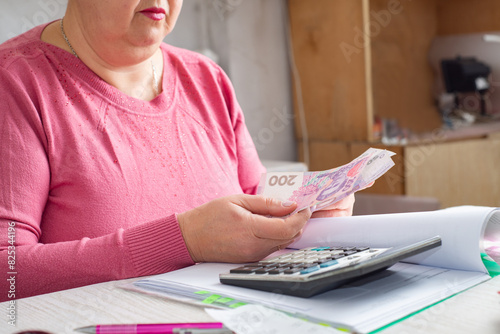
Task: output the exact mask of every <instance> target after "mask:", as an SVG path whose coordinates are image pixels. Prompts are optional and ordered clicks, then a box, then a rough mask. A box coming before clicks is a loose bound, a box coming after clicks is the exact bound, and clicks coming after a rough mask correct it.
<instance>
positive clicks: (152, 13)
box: [140, 7, 166, 21]
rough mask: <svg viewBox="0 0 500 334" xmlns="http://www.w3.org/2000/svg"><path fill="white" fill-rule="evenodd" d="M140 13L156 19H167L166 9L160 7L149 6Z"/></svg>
mask: <svg viewBox="0 0 500 334" xmlns="http://www.w3.org/2000/svg"><path fill="white" fill-rule="evenodd" d="M140 13H141V14H143V15H145V16H147V17H149V18H150V19H151V20H154V21H161V20H163V19H165V16H166V13H165V9H163V8H159V7H151V8H147V9H144V10H142V11H140Z"/></svg>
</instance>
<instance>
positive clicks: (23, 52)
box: [0, 25, 46, 67]
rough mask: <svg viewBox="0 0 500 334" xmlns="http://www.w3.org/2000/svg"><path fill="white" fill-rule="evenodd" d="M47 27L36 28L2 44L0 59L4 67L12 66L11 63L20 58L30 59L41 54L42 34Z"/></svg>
mask: <svg viewBox="0 0 500 334" xmlns="http://www.w3.org/2000/svg"><path fill="white" fill-rule="evenodd" d="M45 26H46V25H40V26H37V27H34V28H33V29H31V30H28V31H27V32H25V33H23V34H21V35H18V36H16V37H13V38H11V39H9V40H7V41H5V42H3V43H2V44H0V59H1V60H2V61H1V64H2V65H3V66H2V67H5V66H8V65H10V63H11V62H12V61H13V60H15V59H18V58H20V57H24V58H26V57H30V56H33V55H35V54H37V53H39V52H40V47H41V45H42V41H41V40H40V34H41V33H42V31H43V29H44V28H45Z"/></svg>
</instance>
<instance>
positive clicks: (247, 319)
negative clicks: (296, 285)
mask: <svg viewBox="0 0 500 334" xmlns="http://www.w3.org/2000/svg"><path fill="white" fill-rule="evenodd" d="M205 311H206V312H207V313H208V314H210V315H211V316H212V317H213V318H214V319H215V320H217V321H220V322H222V323H223V324H224V326H226V327H228V328H229V329H230V330H232V331H233V332H235V333H238V334H305V333H307V334H345V332H341V331H339V330H336V329H334V328H331V327H325V326H321V325H317V324H313V323H311V322H306V321H304V320H300V319H297V318H293V317H290V316H288V315H286V314H285V313H283V312H278V311H275V310H272V309H270V308H267V307H265V306H262V305H245V306H242V307H239V308H237V309H234V310H214V309H205Z"/></svg>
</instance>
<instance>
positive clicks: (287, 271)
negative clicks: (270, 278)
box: [283, 268, 302, 275]
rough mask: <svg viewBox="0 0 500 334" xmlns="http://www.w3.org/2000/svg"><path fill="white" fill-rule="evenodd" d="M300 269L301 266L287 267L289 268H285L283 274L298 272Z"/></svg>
mask: <svg viewBox="0 0 500 334" xmlns="http://www.w3.org/2000/svg"><path fill="white" fill-rule="evenodd" d="M301 270H302V268H289V269H286V270H285V271H284V272H283V274H286V275H290V274H295V273H298V272H300V271H301Z"/></svg>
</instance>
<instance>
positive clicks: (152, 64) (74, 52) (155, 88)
mask: <svg viewBox="0 0 500 334" xmlns="http://www.w3.org/2000/svg"><path fill="white" fill-rule="evenodd" d="M63 20H64V17H63V18H62V19H61V24H60V26H61V33H62V36H63V38H64V40H65V41H66V44H67V45H68V47H69V49H70V50H71V52H72V53H73V54H74V55H75V57H76V58H79V57H78V55H77V54H76V51H75V49H73V46H71V43H70V42H69V39H68V36H66V33H65V32H64V24H63ZM151 68H152V70H153V92H154V94H155V96H158V93H159V92H158V74H157V73H156V67H155V64H154V63H153V60H151Z"/></svg>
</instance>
